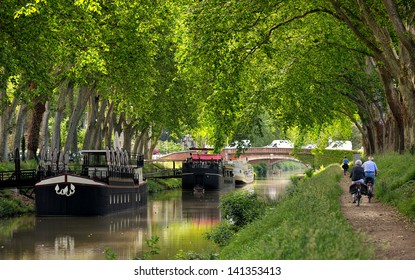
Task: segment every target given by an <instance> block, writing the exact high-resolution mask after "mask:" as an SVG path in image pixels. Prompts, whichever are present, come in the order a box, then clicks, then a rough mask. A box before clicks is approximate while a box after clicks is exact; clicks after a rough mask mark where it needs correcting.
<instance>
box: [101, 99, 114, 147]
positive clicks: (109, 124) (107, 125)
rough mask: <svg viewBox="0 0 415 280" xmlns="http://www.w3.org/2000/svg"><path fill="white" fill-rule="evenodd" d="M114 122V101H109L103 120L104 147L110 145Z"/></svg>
mask: <svg viewBox="0 0 415 280" xmlns="http://www.w3.org/2000/svg"><path fill="white" fill-rule="evenodd" d="M114 123H115V115H114V103H111V104H110V105H109V107H108V110H107V115H106V117H105V121H104V131H103V134H104V143H105V147H111V146H112V135H113V133H114V129H113V128H114Z"/></svg>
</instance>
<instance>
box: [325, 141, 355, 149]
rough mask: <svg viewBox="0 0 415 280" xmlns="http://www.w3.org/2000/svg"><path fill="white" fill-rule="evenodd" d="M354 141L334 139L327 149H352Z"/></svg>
mask: <svg viewBox="0 0 415 280" xmlns="http://www.w3.org/2000/svg"><path fill="white" fill-rule="evenodd" d="M352 146H353V145H352V142H351V141H346V140H344V141H343V140H340V141H333V142H331V143H330V144H329V145H328V146H327V147H326V149H327V150H348V151H350V150H352Z"/></svg>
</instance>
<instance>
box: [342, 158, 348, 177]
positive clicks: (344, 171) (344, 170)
mask: <svg viewBox="0 0 415 280" xmlns="http://www.w3.org/2000/svg"><path fill="white" fill-rule="evenodd" d="M342 168H343V174H344V175H346V172H347V170H348V169H349V160H348V159H347V157H344V159H343V165H342Z"/></svg>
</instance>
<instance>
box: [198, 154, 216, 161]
mask: <svg viewBox="0 0 415 280" xmlns="http://www.w3.org/2000/svg"><path fill="white" fill-rule="evenodd" d="M192 160H200V161H209V160H222V155H217V154H192Z"/></svg>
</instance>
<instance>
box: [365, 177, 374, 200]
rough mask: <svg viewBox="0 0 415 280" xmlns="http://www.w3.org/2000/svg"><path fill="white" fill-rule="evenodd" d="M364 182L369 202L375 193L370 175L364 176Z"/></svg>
mask: <svg viewBox="0 0 415 280" xmlns="http://www.w3.org/2000/svg"><path fill="white" fill-rule="evenodd" d="M365 183H366V186H367V197H368V199H369V203H370V201H371V200H372V197H373V196H374V195H375V194H374V190H373V178H372V177H366V178H365Z"/></svg>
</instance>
